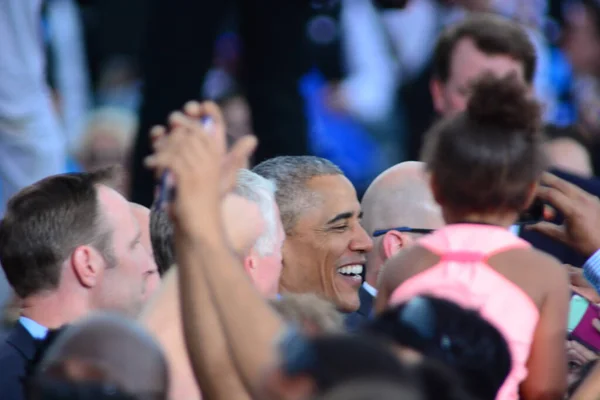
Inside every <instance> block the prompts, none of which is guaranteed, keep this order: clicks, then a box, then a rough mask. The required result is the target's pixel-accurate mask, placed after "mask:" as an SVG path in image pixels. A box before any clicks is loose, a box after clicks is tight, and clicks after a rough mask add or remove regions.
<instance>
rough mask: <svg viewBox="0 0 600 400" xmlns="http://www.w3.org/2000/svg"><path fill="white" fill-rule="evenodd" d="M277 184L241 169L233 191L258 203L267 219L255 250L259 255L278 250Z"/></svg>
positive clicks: (269, 253) (266, 254)
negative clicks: (276, 247)
mask: <svg viewBox="0 0 600 400" xmlns="http://www.w3.org/2000/svg"><path fill="white" fill-rule="evenodd" d="M276 191H277V186H276V185H275V183H274V182H273V181H271V180H269V179H266V178H263V177H262V176H260V175H258V174H256V173H254V172H252V171H250V170H247V169H241V170H240V171H239V172H238V174H237V181H236V184H235V187H234V188H233V193H235V194H237V195H238V196H241V197H243V198H245V199H247V200H250V201H252V202H253V203H256V204H258V206H259V208H260V211H261V214H262V216H263V218H264V220H265V231H264V233H263V234H262V235H261V236H260V237H259V238H258V240H257V241H256V244H255V245H254V250H255V251H256V252H257V253H258V255H259V256H261V257H262V256H268V255H271V254H273V252H274V251H275V250H276V249H275V246H276V245H277V238H278V224H277V219H278V218H279V215H278V213H277V210H276V209H275V206H276V203H275V192H276Z"/></svg>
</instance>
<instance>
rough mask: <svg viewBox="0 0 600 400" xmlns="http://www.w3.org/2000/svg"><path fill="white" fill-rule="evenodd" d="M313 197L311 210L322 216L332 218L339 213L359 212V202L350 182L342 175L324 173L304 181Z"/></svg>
mask: <svg viewBox="0 0 600 400" xmlns="http://www.w3.org/2000/svg"><path fill="white" fill-rule="evenodd" d="M306 188H307V189H308V190H310V191H311V192H312V194H313V197H314V204H313V205H312V207H311V208H312V209H313V210H312V211H317V212H318V214H320V216H321V217H322V218H328V219H329V218H332V217H334V216H336V215H337V214H339V213H345V212H354V213H358V212H360V204H359V203H358V198H357V196H356V190H355V189H354V186H353V185H352V183H351V182H350V181H349V180H348V178H346V177H345V176H343V175H325V176H318V177H315V178H312V179H310V180H309V181H308V182H307V183H306Z"/></svg>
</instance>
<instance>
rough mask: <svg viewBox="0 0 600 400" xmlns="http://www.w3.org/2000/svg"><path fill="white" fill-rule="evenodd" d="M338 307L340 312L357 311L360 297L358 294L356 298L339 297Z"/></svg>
mask: <svg viewBox="0 0 600 400" xmlns="http://www.w3.org/2000/svg"><path fill="white" fill-rule="evenodd" d="M336 308H337V310H338V311H339V312H341V313H345V314H350V313H353V312H356V311H358V309H359V308H360V299H359V297H358V295H356V296H354V298H349V297H346V296H344V298H343V299H338V301H337V302H336Z"/></svg>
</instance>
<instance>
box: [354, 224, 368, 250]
mask: <svg viewBox="0 0 600 400" xmlns="http://www.w3.org/2000/svg"><path fill="white" fill-rule="evenodd" d="M372 249H373V240H372V239H371V237H370V236H369V234H368V233H367V231H365V229H364V228H363V227H362V226H361V225H358V228H357V229H356V231H355V236H354V238H353V240H352V242H351V243H350V250H352V251H360V252H363V253H368V252H370V251H371V250H372Z"/></svg>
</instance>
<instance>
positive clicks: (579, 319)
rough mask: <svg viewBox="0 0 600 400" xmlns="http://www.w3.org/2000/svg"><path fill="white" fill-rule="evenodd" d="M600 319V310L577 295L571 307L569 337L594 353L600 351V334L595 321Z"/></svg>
mask: <svg viewBox="0 0 600 400" xmlns="http://www.w3.org/2000/svg"><path fill="white" fill-rule="evenodd" d="M596 318H600V308H599V307H598V306H597V305H596V304H592V303H590V302H589V301H587V300H586V299H584V298H583V297H581V296H579V295H577V294H575V295H573V296H572V297H571V303H570V307H569V323H568V329H567V331H568V337H569V339H570V340H575V341H577V342H579V343H581V344H582V345H584V346H585V347H587V348H588V349H590V350H593V351H596V352H597V351H599V350H600V332H598V330H597V329H596V328H595V327H594V325H593V320H594V319H596Z"/></svg>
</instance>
